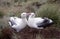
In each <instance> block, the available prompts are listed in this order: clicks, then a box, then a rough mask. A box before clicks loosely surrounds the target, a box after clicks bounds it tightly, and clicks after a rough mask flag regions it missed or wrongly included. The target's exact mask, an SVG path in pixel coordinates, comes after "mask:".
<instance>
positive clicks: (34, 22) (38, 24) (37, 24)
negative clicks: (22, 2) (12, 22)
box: [27, 13, 53, 29]
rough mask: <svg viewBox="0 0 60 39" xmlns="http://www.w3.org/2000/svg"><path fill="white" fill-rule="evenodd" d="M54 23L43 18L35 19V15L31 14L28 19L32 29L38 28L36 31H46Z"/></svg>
mask: <svg viewBox="0 0 60 39" xmlns="http://www.w3.org/2000/svg"><path fill="white" fill-rule="evenodd" d="M52 23H53V21H52V20H51V19H48V18H44V19H43V18H42V17H35V14H34V13H31V14H30V16H29V18H28V22H27V24H28V26H29V27H31V28H36V29H44V28H46V27H48V26H49V25H51V24H52Z"/></svg>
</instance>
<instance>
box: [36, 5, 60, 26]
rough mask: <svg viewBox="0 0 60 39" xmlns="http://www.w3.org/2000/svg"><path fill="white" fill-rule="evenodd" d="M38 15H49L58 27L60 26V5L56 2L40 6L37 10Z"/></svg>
mask: <svg viewBox="0 0 60 39" xmlns="http://www.w3.org/2000/svg"><path fill="white" fill-rule="evenodd" d="M36 13H37V16H40V17H48V18H50V19H52V20H53V21H54V23H55V25H56V27H57V26H58V27H59V24H60V19H59V17H60V15H59V13H60V11H59V7H58V6H57V5H55V4H46V5H43V6H41V7H40V9H39V10H38V11H37V12H36Z"/></svg>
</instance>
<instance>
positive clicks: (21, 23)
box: [9, 13, 27, 32]
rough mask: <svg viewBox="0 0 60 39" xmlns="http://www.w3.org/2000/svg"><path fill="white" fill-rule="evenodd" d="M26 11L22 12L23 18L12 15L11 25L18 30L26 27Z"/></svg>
mask: <svg viewBox="0 0 60 39" xmlns="http://www.w3.org/2000/svg"><path fill="white" fill-rule="evenodd" d="M26 21H27V20H26V13H22V14H21V18H18V17H10V21H9V25H10V26H11V27H12V28H13V29H15V30H16V31H17V32H19V31H20V30H22V29H23V28H25V27H26V25H27V23H26Z"/></svg>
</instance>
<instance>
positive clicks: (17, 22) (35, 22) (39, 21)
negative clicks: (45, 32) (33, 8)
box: [9, 13, 53, 32]
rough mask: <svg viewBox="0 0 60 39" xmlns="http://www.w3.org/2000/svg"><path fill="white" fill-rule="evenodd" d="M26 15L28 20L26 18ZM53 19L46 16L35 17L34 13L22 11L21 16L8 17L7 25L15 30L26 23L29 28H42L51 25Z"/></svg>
mask: <svg viewBox="0 0 60 39" xmlns="http://www.w3.org/2000/svg"><path fill="white" fill-rule="evenodd" d="M27 16H28V20H27ZM52 23H53V21H52V20H51V19H48V18H42V17H35V14H34V13H22V14H21V18H18V17H10V21H9V25H10V26H11V27H12V28H14V29H15V30H16V31H17V32H19V31H20V30H21V29H23V28H25V27H26V25H28V26H29V27H31V28H36V29H44V28H46V27H48V26H49V25H51V24H52Z"/></svg>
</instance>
